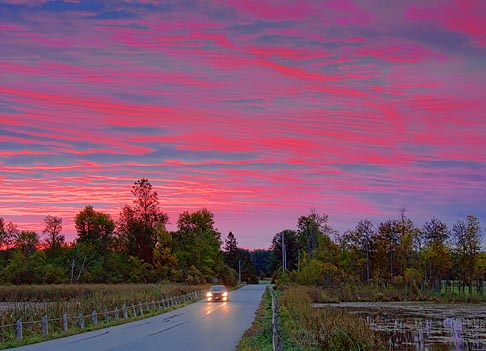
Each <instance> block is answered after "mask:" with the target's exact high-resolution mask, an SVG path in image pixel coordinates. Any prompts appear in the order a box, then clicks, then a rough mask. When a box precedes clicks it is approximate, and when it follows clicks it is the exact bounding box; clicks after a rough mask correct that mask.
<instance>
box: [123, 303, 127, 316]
mask: <svg viewBox="0 0 486 351" xmlns="http://www.w3.org/2000/svg"><path fill="white" fill-rule="evenodd" d="M122 314H123V318H125V319H127V318H128V311H127V305H125V304H123V306H122Z"/></svg>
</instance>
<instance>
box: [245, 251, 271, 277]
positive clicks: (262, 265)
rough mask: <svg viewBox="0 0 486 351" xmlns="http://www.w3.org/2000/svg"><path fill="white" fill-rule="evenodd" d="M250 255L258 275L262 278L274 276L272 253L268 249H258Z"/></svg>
mask: <svg viewBox="0 0 486 351" xmlns="http://www.w3.org/2000/svg"><path fill="white" fill-rule="evenodd" d="M250 255H251V261H252V262H253V265H254V266H255V269H256V271H257V275H259V276H260V277H262V278H263V277H270V276H271V275H272V266H271V262H272V251H271V250H268V249H267V250H265V249H256V250H253V251H251V252H250Z"/></svg>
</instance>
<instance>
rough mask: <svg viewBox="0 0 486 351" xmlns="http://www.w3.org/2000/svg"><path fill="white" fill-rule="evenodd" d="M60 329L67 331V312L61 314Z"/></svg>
mask: <svg viewBox="0 0 486 351" xmlns="http://www.w3.org/2000/svg"><path fill="white" fill-rule="evenodd" d="M62 329H63V330H64V331H68V315H67V313H64V314H63V315H62Z"/></svg>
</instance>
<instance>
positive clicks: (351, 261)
mask: <svg viewBox="0 0 486 351" xmlns="http://www.w3.org/2000/svg"><path fill="white" fill-rule="evenodd" d="M375 236H376V229H375V227H374V226H373V223H371V222H370V221H369V220H367V219H366V220H361V221H359V222H358V224H357V225H356V228H355V229H354V230H350V231H347V232H345V233H344V235H343V236H342V237H341V239H340V241H341V246H342V249H343V251H344V253H345V255H346V256H347V257H348V260H347V261H348V263H347V265H348V266H349V269H350V272H349V273H348V274H353V272H357V273H359V279H360V280H362V281H365V282H366V283H367V284H370V281H371V264H370V257H371V255H372V252H373V240H374V237H375Z"/></svg>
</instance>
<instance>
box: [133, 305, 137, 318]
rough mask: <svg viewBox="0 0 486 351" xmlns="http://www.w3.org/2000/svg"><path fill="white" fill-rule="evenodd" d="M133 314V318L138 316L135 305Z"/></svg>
mask: <svg viewBox="0 0 486 351" xmlns="http://www.w3.org/2000/svg"><path fill="white" fill-rule="evenodd" d="M132 312H133V316H134V317H136V316H137V310H136V309H135V305H132Z"/></svg>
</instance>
